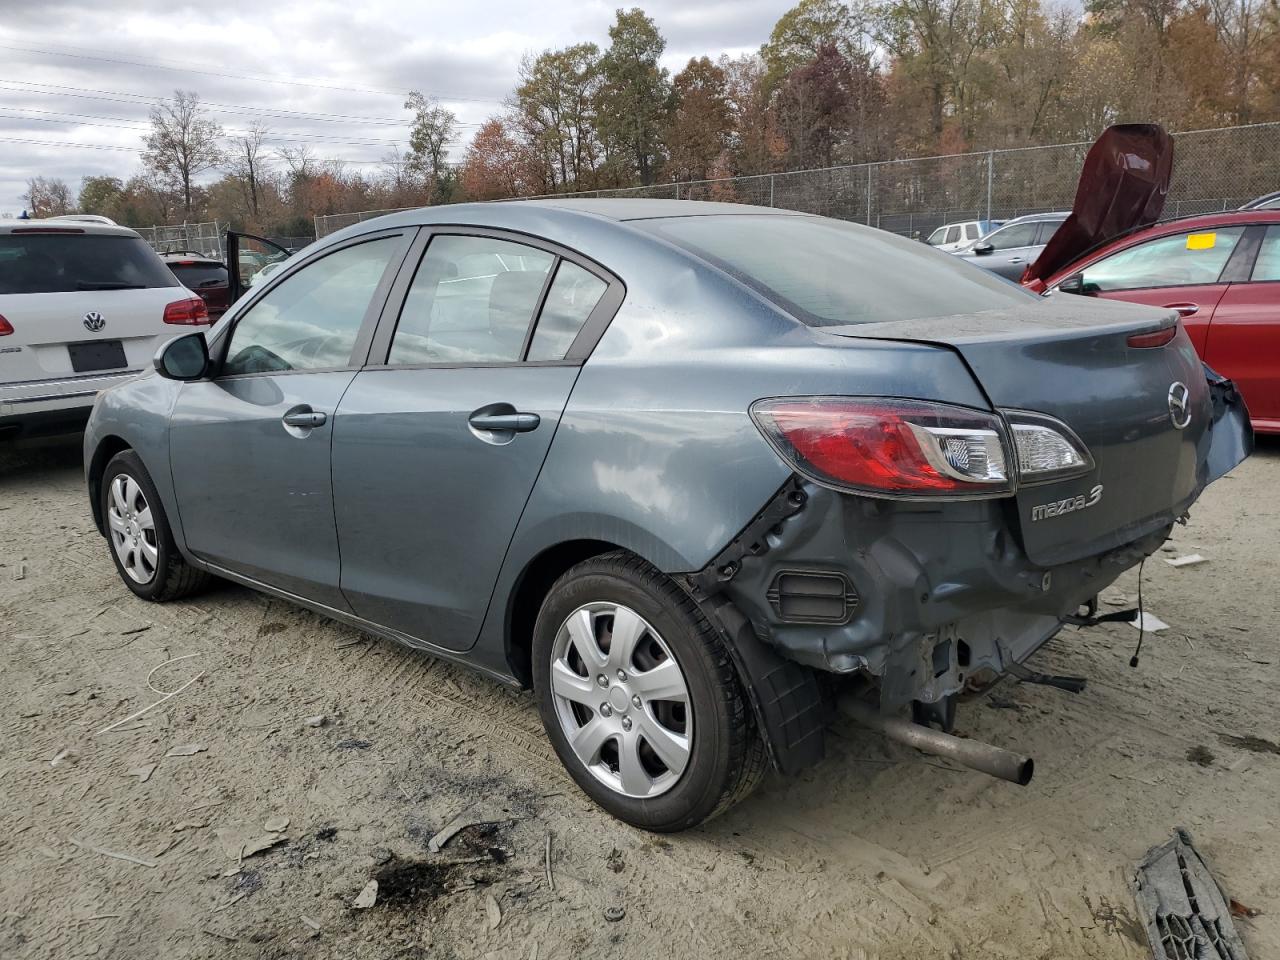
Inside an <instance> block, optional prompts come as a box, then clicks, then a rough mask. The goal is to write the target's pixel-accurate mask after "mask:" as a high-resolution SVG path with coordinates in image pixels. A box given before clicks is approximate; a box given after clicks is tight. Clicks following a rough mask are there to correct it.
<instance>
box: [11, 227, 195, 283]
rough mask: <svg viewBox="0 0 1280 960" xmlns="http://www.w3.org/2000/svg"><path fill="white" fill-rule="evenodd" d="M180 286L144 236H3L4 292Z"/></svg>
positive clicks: (32, 234) (17, 234)
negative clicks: (143, 238)
mask: <svg viewBox="0 0 1280 960" xmlns="http://www.w3.org/2000/svg"><path fill="white" fill-rule="evenodd" d="M177 285H178V281H177V280H175V279H174V276H173V274H171V273H170V272H169V271H168V269H166V267H165V265H164V263H163V261H161V259H160V257H159V255H158V254H157V253H156V252H155V251H154V250H152V249H151V248H150V247H149V246H147V244H146V241H144V240H142V239H141V238H140V237H128V236H111V235H104V234H92V233H83V234H67V233H25V234H24V233H8V234H0V293H67V292H70V291H74V290H131V289H137V288H142V287H176V286H177Z"/></svg>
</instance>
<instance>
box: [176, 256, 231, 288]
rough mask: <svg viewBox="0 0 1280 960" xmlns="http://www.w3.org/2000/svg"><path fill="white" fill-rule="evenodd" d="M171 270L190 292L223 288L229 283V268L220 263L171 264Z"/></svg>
mask: <svg viewBox="0 0 1280 960" xmlns="http://www.w3.org/2000/svg"><path fill="white" fill-rule="evenodd" d="M169 269H170V270H172V271H173V275H174V276H175V277H177V278H178V279H179V280H181V281H182V285H183V286H184V287H186V288H187V289H188V290H200V289H202V288H205V287H221V286H226V283H227V268H226V267H224V266H223V265H222V264H220V263H183V262H181V261H179V262H171V263H170V264H169Z"/></svg>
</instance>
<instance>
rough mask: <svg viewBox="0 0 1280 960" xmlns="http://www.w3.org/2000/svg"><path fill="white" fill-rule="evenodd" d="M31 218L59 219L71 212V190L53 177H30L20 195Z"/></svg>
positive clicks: (64, 183) (63, 182)
mask: <svg viewBox="0 0 1280 960" xmlns="http://www.w3.org/2000/svg"><path fill="white" fill-rule="evenodd" d="M22 199H23V200H25V201H26V203H27V209H29V210H30V211H31V216H33V217H36V218H37V219H39V218H40V217H60V216H62V215H63V214H66V213H70V212H71V188H70V187H68V186H67V184H66V182H65V181H63V180H58V179H57V178H55V177H32V178H31V179H30V180H28V181H27V192H26V193H24V194H23V195H22Z"/></svg>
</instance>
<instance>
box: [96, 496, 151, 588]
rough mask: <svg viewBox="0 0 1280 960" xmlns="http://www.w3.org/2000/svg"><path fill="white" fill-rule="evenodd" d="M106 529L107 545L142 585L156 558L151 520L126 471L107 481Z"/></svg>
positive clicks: (145, 503) (133, 577) (145, 505)
mask: <svg viewBox="0 0 1280 960" xmlns="http://www.w3.org/2000/svg"><path fill="white" fill-rule="evenodd" d="M107 528H108V531H109V533H110V536H111V548H112V549H113V550H115V552H116V556H117V557H118V558H119V560H120V566H121V567H123V568H124V572H125V573H127V574H128V575H129V578H130V579H131V580H133V581H134V582H136V583H144V584H145V583H150V582H151V581H152V580H153V579H155V575H156V567H157V564H158V563H159V560H160V547H159V542H158V540H157V539H156V525H155V519H154V518H153V517H152V514H151V505H150V504H149V503H147V498H146V496H145V495H144V494H143V492H142V487H141V486H139V484H138V481H137V480H135V479H134V478H133V477H131V476H129V475H128V474H126V473H121V474H117V475H116V477H115V478H114V479H113V480H112V481H111V490H110V497H109V499H108V501H107Z"/></svg>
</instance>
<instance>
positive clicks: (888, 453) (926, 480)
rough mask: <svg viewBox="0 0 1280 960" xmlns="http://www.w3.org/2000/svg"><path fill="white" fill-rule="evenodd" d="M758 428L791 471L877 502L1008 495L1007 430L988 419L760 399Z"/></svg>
mask: <svg viewBox="0 0 1280 960" xmlns="http://www.w3.org/2000/svg"><path fill="white" fill-rule="evenodd" d="M751 416H752V418H753V419H754V420H755V422H756V425H757V426H758V427H759V428H760V430H761V431H762V432H763V433H764V435H765V436H766V437H767V438H768V439H769V441H770V442H771V443H772V444H773V446H774V447H775V448H776V449H777V450H778V452H779V453H780V454H781V455H782V456H783V458H784V459H786V460H787V461H788V462H789V463H790V464H791V465H792V466H793V467H795V469H796V470H797V471H799V472H800V473H802V474H804V475H805V476H808V477H809V478H810V479H812V480H815V481H817V482H818V483H822V484H824V485H826V486H831V487H836V488H838V489H844V490H854V491H857V492H860V493H870V494H878V495H881V496H900V497H917V496H919V497H933V496H942V497H946V496H960V497H972V496H1000V495H1004V494H1008V493H1012V492H1013V489H1014V485H1013V482H1012V480H1011V475H1010V472H1009V469H1008V467H1007V464H1009V463H1011V462H1012V458H1011V457H1010V456H1008V455H1007V454H1006V450H1007V449H1008V446H1007V443H1006V437H1005V429H1004V425H1003V423H1002V422H1001V421H1000V419H999V418H998V417H996V416H994V415H992V414H989V413H984V412H982V411H979V410H970V409H968V408H967V407H953V406H950V405H949V404H942V403H926V402H923V401H917V400H880V399H871V398H867V399H857V398H849V397H805V398H795V399H786V400H761V401H759V402H757V403H755V404H754V405H753V406H752V408H751Z"/></svg>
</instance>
